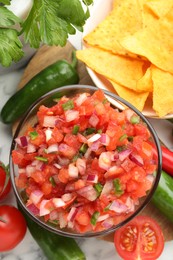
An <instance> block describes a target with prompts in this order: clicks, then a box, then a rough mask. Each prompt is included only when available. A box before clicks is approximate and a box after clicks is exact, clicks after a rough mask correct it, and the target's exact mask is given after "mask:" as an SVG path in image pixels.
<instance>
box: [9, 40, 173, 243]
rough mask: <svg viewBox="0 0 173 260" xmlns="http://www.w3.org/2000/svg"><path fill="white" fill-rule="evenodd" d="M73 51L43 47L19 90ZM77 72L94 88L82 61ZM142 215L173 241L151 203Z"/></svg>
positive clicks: (171, 231)
mask: <svg viewBox="0 0 173 260" xmlns="http://www.w3.org/2000/svg"><path fill="white" fill-rule="evenodd" d="M72 50H74V48H73V46H72V45H71V44H70V43H67V45H66V46H65V47H63V48H62V47H47V46H43V47H41V48H40V49H39V50H38V51H37V53H36V54H35V56H34V57H33V58H32V59H31V61H30V62H29V63H28V66H27V67H26V69H25V71H24V74H23V76H22V78H21V81H20V83H19V86H18V88H22V87H23V86H24V85H25V84H26V83H27V82H28V81H29V80H30V79H31V78H32V77H33V76H34V75H36V74H37V73H38V72H40V71H41V70H42V69H44V68H45V67H47V66H48V65H50V64H52V63H54V62H55V61H57V60H59V59H66V60H68V61H69V62H70V61H71V53H72ZM77 70H78V73H79V76H80V82H79V84H84V85H93V86H94V83H93V81H92V80H91V78H90V76H89V74H88V73H87V70H86V68H85V65H84V64H83V63H82V62H80V61H79V62H78V67H77ZM16 126H17V122H16V123H15V124H14V125H13V131H14V130H15V128H16ZM141 214H142V215H148V216H150V217H153V218H154V219H156V220H157V221H158V223H159V224H160V226H161V227H162V230H163V233H164V237H165V241H170V240H173V224H172V223H170V222H169V221H168V220H167V219H166V218H165V217H164V216H163V215H162V214H161V213H160V212H159V211H158V210H157V209H156V208H155V207H154V206H153V205H152V204H151V203H150V204H148V205H147V207H146V208H145V209H144V210H143V211H142V213H141ZM104 239H105V240H108V241H113V235H108V236H106V237H104Z"/></svg>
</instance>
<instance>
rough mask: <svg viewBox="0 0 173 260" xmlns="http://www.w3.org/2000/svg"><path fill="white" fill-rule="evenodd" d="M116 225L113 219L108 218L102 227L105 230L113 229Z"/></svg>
mask: <svg viewBox="0 0 173 260" xmlns="http://www.w3.org/2000/svg"><path fill="white" fill-rule="evenodd" d="M113 225H114V221H113V218H107V219H106V220H105V221H103V223H102V226H103V227H104V228H105V229H108V228H111V227H112V226H113Z"/></svg>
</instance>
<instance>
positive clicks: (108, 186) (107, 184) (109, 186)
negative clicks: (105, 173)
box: [100, 180, 113, 196]
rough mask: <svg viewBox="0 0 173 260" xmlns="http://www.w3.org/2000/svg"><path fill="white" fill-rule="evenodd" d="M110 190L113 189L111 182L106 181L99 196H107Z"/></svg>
mask: <svg viewBox="0 0 173 260" xmlns="http://www.w3.org/2000/svg"><path fill="white" fill-rule="evenodd" d="M112 189H113V182H112V181H111V180H108V181H106V182H105V184H104V186H103V189H102V192H101V194H100V196H102V195H108V194H109V193H110V192H111V190H112Z"/></svg>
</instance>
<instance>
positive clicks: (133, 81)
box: [76, 47, 145, 91]
mask: <svg viewBox="0 0 173 260" xmlns="http://www.w3.org/2000/svg"><path fill="white" fill-rule="evenodd" d="M76 56H77V58H78V59H79V60H81V61H82V62H84V63H85V64H86V65H87V66H88V67H89V68H91V69H92V70H94V71H95V72H97V73H99V74H101V75H103V76H104V77H106V78H107V79H109V80H113V81H114V82H116V83H118V84H120V85H122V86H124V87H127V88H129V89H132V90H134V91H139V90H138V89H137V82H138V81H139V80H140V79H141V78H142V77H143V76H144V71H143V68H144V67H145V62H144V61H141V60H135V59H132V58H127V57H125V56H119V55H115V54H112V53H110V52H107V51H104V50H101V49H99V48H94V47H93V48H86V49H84V50H78V51H77V52H76Z"/></svg>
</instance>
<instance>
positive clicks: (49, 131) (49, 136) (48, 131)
mask: <svg viewBox="0 0 173 260" xmlns="http://www.w3.org/2000/svg"><path fill="white" fill-rule="evenodd" d="M45 135H46V142H48V141H49V140H50V139H51V137H52V130H51V129H46V130H45Z"/></svg>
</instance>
